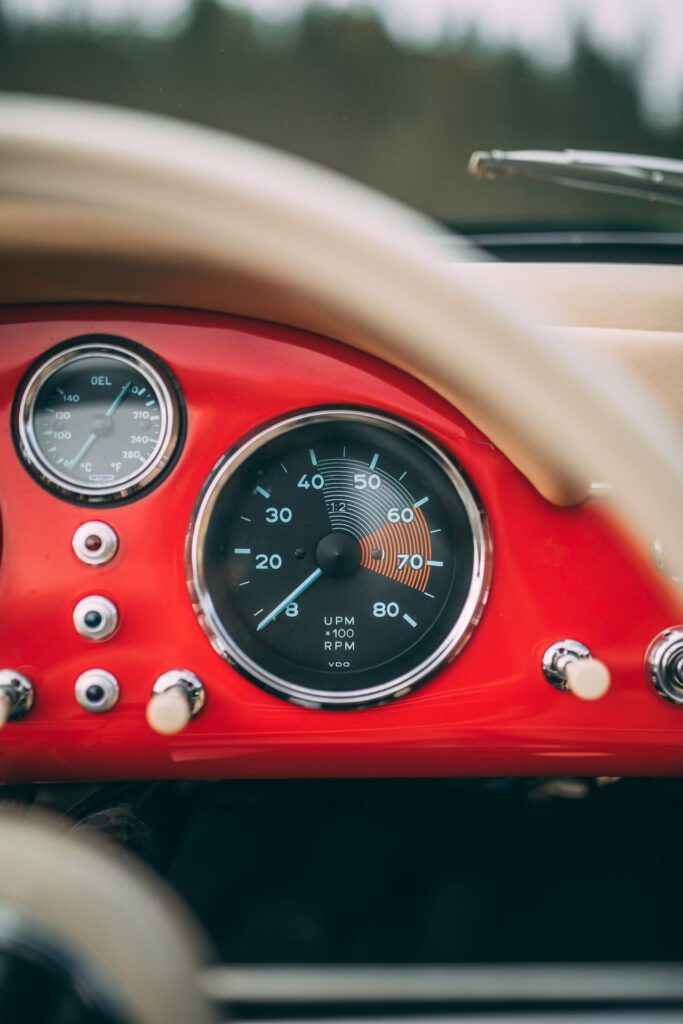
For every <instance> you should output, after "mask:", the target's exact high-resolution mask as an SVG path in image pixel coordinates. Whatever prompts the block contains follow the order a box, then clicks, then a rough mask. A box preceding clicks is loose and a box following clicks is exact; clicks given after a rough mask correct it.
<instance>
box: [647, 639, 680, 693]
mask: <svg viewBox="0 0 683 1024" xmlns="http://www.w3.org/2000/svg"><path fill="white" fill-rule="evenodd" d="M645 671H646V672H647V674H648V675H649V677H650V679H651V680H652V682H653V683H654V685H655V688H656V690H657V692H658V693H659V695H660V696H661V697H663V698H664V699H665V700H668V701H670V702H671V703H672V704H683V626H672V627H671V628H670V629H665V630H664V631H663V632H662V633H660V634H659V635H658V636H656V637H655V638H654V640H653V641H652V643H651V644H650V646H649V647H648V649H647V654H646V655H645Z"/></svg>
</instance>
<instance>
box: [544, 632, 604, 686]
mask: <svg viewBox="0 0 683 1024" xmlns="http://www.w3.org/2000/svg"><path fill="white" fill-rule="evenodd" d="M543 675H544V676H545V678H546V679H547V680H548V682H549V683H550V684H551V685H552V686H554V687H555V688H556V689H558V690H567V691H569V692H571V693H573V694H574V695H575V696H576V697H580V698H581V700H599V699H600V697H604V696H605V694H606V693H607V691H608V690H609V687H610V682H611V677H610V672H609V669H608V668H607V666H606V665H603V663H602V662H601V661H598V659H597V658H593V657H592V655H591V652H590V651H589V650H588V648H587V647H586V645H585V644H582V643H580V642H579V641H578V640H560V641H559V642H558V643H556V644H552V645H551V646H550V647H549V648H548V649H547V651H546V652H545V654H544V655H543Z"/></svg>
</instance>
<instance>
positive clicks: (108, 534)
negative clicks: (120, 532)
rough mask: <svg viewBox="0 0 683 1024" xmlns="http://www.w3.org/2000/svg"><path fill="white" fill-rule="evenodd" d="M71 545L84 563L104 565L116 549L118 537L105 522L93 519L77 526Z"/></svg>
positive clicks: (109, 560)
mask: <svg viewBox="0 0 683 1024" xmlns="http://www.w3.org/2000/svg"><path fill="white" fill-rule="evenodd" d="M71 546H72V547H73V549H74V554H75V555H76V557H77V558H79V559H80V560H81V562H85V564H86V565H106V564H107V562H111V560H112V558H113V557H114V555H115V554H116V552H117V550H118V546H119V538H118V537H117V536H116V533H115V532H114V530H112V528H111V526H109V525H108V524H107V523H102V522H100V521H99V520H93V521H92V522H90V523H83V524H82V526H79V527H78V529H77V530H76V532H75V533H74V535H73V540H72V541H71Z"/></svg>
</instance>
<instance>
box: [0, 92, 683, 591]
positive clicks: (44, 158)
mask: <svg viewBox="0 0 683 1024" xmlns="http://www.w3.org/2000/svg"><path fill="white" fill-rule="evenodd" d="M0 151H1V152H2V160H1V161H0V214H1V213H2V210H3V207H4V208H5V209H7V208H8V206H9V207H11V206H12V205H13V204H14V205H15V206H16V204H17V203H19V204H24V205H28V206H29V207H31V208H32V209H34V210H35V209H36V208H37V209H38V211H40V209H41V205H42V206H44V205H45V204H61V205H62V206H63V207H64V208H66V209H74V208H76V209H78V210H80V211H86V212H87V214H88V216H89V217H90V218H91V220H92V219H93V218H94V220H95V223H97V220H98V218H100V219H101V220H102V222H103V223H104V222H111V221H112V219H113V220H115V221H116V222H117V223H119V224H126V223H130V224H135V225H136V227H137V229H138V234H137V237H138V239H139V237H140V233H139V229H140V227H141V226H142V227H143V229H144V234H145V236H146V237H148V238H153V237H156V238H161V239H167V240H168V241H169V244H173V245H176V246H179V247H180V248H183V247H184V248H186V249H187V250H188V251H190V252H192V253H198V254H201V255H202V256H203V257H204V258H207V259H209V260H211V261H213V262H214V263H216V264H217V265H220V266H223V267H225V268H226V271H227V272H230V271H233V270H235V269H238V270H239V271H246V272H248V273H249V274H251V275H254V276H255V277H256V278H257V279H259V280H262V281H264V282H266V283H267V284H268V285H269V286H279V287H283V288H289V289H294V290H296V292H297V293H298V294H300V295H302V296H303V297H305V299H306V300H307V301H309V302H311V303H314V304H317V305H319V306H320V307H321V308H323V309H326V310H330V311H332V312H334V314H335V315H336V316H337V317H338V318H339V317H341V318H343V319H345V320H347V321H348V322H350V323H353V324H354V325H355V326H356V327H358V328H359V331H358V337H359V338H360V339H361V340H360V341H359V342H358V347H359V348H363V349H364V350H365V351H367V352H370V353H371V354H373V355H376V356H379V357H381V358H383V359H385V360H386V361H388V362H391V363H393V364H394V365H397V366H399V367H401V368H402V369H404V370H406V371H407V372H409V373H411V374H412V375H413V376H415V377H417V378H419V379H421V380H422V381H424V382H425V383H427V384H428V385H429V386H430V387H432V388H433V389H434V390H436V391H437V392H439V393H440V394H441V395H443V396H444V397H445V398H447V399H448V400H449V401H450V402H451V403H452V404H453V405H456V406H458V407H459V408H461V410H462V411H464V412H465V413H466V414H467V415H468V416H469V417H470V418H471V419H472V420H473V421H474V422H475V423H476V424H477V425H479V426H481V427H482V428H483V429H484V430H485V432H487V433H488V434H489V436H491V437H492V439H493V440H494V441H495V442H496V443H497V444H498V446H499V447H501V448H502V449H503V450H504V451H506V453H507V454H508V455H510V456H511V457H512V459H513V461H514V462H516V464H517V465H518V466H519V467H520V468H522V470H523V471H525V472H526V473H527V475H528V476H530V478H531V479H532V480H533V482H534V483H535V484H536V485H537V486H538V488H539V490H541V491H542V492H543V493H544V494H545V496H546V497H548V498H550V499H551V500H555V501H557V502H558V503H563V502H565V503H568V502H570V501H571V500H576V498H577V497H579V496H581V495H585V493H586V491H587V486H588V483H589V482H590V481H591V480H595V479H597V480H602V481H609V483H610V485H611V487H612V488H613V500H614V503H615V506H616V508H617V510H618V512H619V515H620V516H621V517H622V519H623V520H624V521H625V523H626V524H627V526H628V527H630V529H631V532H632V534H633V535H634V536H635V537H636V538H637V539H639V540H640V542H641V547H642V548H643V549H644V550H648V551H649V549H650V546H651V544H652V542H653V541H654V539H655V538H657V539H658V540H659V542H660V543H661V545H662V547H663V549H664V551H665V553H666V559H667V563H668V565H669V567H670V568H671V569H672V571H673V572H674V573H675V575H677V576H681V575H683V531H681V529H680V523H681V520H682V519H683V458H682V457H681V450H682V449H681V444H680V438H679V436H678V432H677V430H676V428H675V426H674V424H673V422H672V421H668V420H667V418H666V416H665V415H664V414H663V413H662V412H661V410H660V409H658V408H657V407H656V406H655V405H654V403H653V402H652V401H651V400H650V399H649V396H647V395H645V394H644V393H643V392H642V390H641V389H640V388H639V386H638V385H637V384H636V383H635V382H634V381H632V380H631V379H629V377H628V376H627V374H626V373H625V372H624V371H623V370H622V369H621V368H617V367H614V366H611V365H608V364H607V363H604V364H602V363H598V362H597V361H596V360H595V359H594V358H591V359H590V360H589V359H588V357H587V356H586V354H585V353H584V352H581V353H579V352H578V351H574V350H572V349H570V348H569V347H567V346H566V345H565V346H563V345H562V343H561V341H560V340H559V339H557V338H555V337H553V336H551V335H550V333H549V332H547V333H544V332H543V331H542V330H541V329H540V328H538V327H535V326H532V325H530V323H529V316H528V311H524V310H521V309H520V308H518V303H517V299H516V297H515V296H511V295H501V294H500V292H498V293H497V294H496V295H490V294H487V293H485V292H484V290H483V286H482V285H481V283H473V282H472V280H471V278H467V279H466V278H465V275H461V274H459V272H458V263H457V262H448V263H447V262H446V261H445V260H444V236H443V233H442V232H441V231H440V229H439V228H438V227H437V226H436V225H435V224H433V223H432V222H431V221H429V220H427V219H426V218H423V217H422V216H420V215H418V214H416V213H414V212H412V211H409V210H407V209H406V208H405V207H403V206H401V205H400V204H399V203H397V202H394V201H392V200H390V199H387V198H385V197H383V196H380V195H378V194H376V193H374V192H372V191H371V190H370V189H367V188H365V187H363V186H361V185H357V184H354V183H352V182H349V181H347V180H345V179H342V178H341V177H339V176H338V175H336V174H334V173H333V172H330V171H325V170H322V169H320V168H317V167H313V166H311V165H309V164H307V163H305V162H304V161H302V160H299V159H297V158H294V157H290V156H285V155H282V154H280V153H276V152H274V151H272V150H270V149H268V148H267V147H264V146H261V145H257V144H255V143H252V142H246V141H244V140H241V139H236V138H234V137H230V136H225V135H222V134H219V133H217V132H214V131H211V130H208V129H204V128H199V127H196V126H190V125H187V124H184V123H181V122H176V121H173V120H170V119H166V118H159V117H152V116H150V115H144V114H139V113H133V112H129V111H121V110H116V109H113V108H103V107H98V106H94V105H90V104H84V103H75V102H67V101H58V100H42V99H41V100H36V99H30V98H27V97H11V98H4V99H3V100H2V101H1V102H0ZM449 238H450V236H449ZM520 453H521V455H520ZM529 454H530V455H531V458H530V460H528V461H527V459H526V456H527V455H529ZM529 465H531V466H532V467H533V468H532V469H531V470H530V469H529Z"/></svg>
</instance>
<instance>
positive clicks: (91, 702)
mask: <svg viewBox="0 0 683 1024" xmlns="http://www.w3.org/2000/svg"><path fill="white" fill-rule="evenodd" d="M75 692H76V700H77V701H78V703H79V704H80V705H81V707H82V708H85V710H86V711H92V712H94V713H95V714H101V712H103V711H110V710H111V709H112V708H113V707H114V705H115V704H116V702H117V701H118V699H119V684H118V680H117V679H116V677H115V676H113V675H112V674H111V672H106V671H105V670H104V669H103V668H90V669H88V671H87V672H83V673H82V675H80V676H79V677H78V679H77V680H76V687H75Z"/></svg>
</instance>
